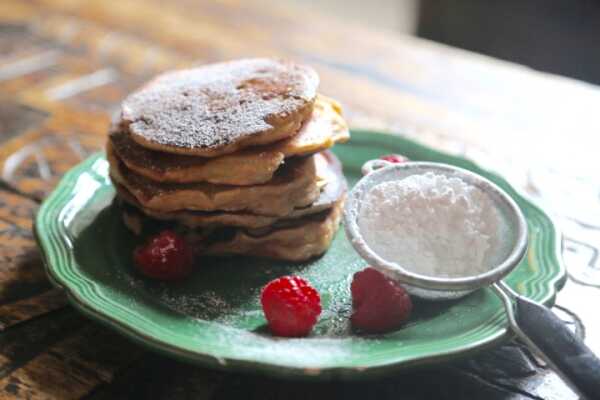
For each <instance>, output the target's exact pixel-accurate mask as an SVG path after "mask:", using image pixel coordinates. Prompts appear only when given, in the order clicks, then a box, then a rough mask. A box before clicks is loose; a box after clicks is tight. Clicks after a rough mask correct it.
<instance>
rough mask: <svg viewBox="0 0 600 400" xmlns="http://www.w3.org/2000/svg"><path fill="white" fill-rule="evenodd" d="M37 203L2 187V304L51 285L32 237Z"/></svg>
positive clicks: (0, 207) (0, 229)
mask: <svg viewBox="0 0 600 400" xmlns="http://www.w3.org/2000/svg"><path fill="white" fill-rule="evenodd" d="M36 209H37V203H35V202H34V201H32V200H30V199H28V198H25V197H23V196H20V195H18V194H14V193H10V192H8V191H6V190H1V189H0V306H1V305H4V304H6V303H9V302H13V301H17V300H21V299H24V298H27V297H28V296H31V295H35V294H37V293H41V292H43V291H45V290H48V289H49V288H50V284H49V282H48V280H47V278H46V274H45V272H44V267H43V264H42V261H41V258H40V254H39V251H38V249H37V246H36V244H35V241H34V239H33V234H32V232H31V229H32V219H33V215H34V213H35V210H36Z"/></svg>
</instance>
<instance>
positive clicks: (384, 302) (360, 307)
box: [350, 267, 412, 333]
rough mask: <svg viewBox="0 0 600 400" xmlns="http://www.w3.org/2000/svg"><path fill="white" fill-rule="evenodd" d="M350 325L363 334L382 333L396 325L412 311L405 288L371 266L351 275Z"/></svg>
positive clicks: (404, 319)
mask: <svg viewBox="0 0 600 400" xmlns="http://www.w3.org/2000/svg"><path fill="white" fill-rule="evenodd" d="M350 290H351V292H352V308H353V309H354V312H353V313H352V317H351V318H350V321H351V322H352V326H353V327H354V328H357V329H359V330H361V331H364V332H366V333H383V332H388V331H391V330H393V329H395V328H398V327H399V326H400V325H401V324H402V323H403V322H404V321H406V320H407V319H408V317H409V315H410V312H411V310H412V302H411V300H410V297H409V296H408V293H406V290H404V288H402V286H400V285H399V284H398V283H396V282H395V281H394V280H392V279H390V278H388V277H387V276H385V275H383V274H382V273H381V272H379V271H377V270H376V269H374V268H372V267H368V268H366V269H364V270H362V271H359V272H357V273H355V274H354V278H353V280H352V285H351V286H350Z"/></svg>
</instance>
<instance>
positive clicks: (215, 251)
mask: <svg viewBox="0 0 600 400" xmlns="http://www.w3.org/2000/svg"><path fill="white" fill-rule="evenodd" d="M343 207H344V199H343V198H342V199H340V200H339V201H338V202H336V204H335V205H334V206H333V208H332V209H331V210H329V211H326V212H324V213H322V215H319V216H310V217H305V218H304V219H299V220H297V221H296V223H295V224H294V225H292V226H289V227H282V228H274V229H272V230H269V231H267V232H265V233H262V232H261V233H252V232H249V231H246V230H243V229H239V230H236V231H234V232H233V233H232V234H231V233H230V234H229V237H227V238H225V239H224V240H216V241H214V242H209V243H206V244H205V243H204V239H203V238H200V239H199V240H198V241H196V244H197V246H198V248H199V249H200V252H201V253H202V254H206V255H215V256H223V255H234V254H237V255H246V256H257V257H267V258H273V259H279V260H288V261H306V260H308V259H311V258H313V257H316V256H319V255H321V254H323V253H324V252H325V251H326V250H327V249H328V248H329V245H330V244H331V241H332V240H333V237H334V235H335V233H336V231H337V229H338V227H339V223H340V217H341V214H342V209H343Z"/></svg>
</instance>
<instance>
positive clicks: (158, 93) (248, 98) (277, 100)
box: [119, 58, 319, 157]
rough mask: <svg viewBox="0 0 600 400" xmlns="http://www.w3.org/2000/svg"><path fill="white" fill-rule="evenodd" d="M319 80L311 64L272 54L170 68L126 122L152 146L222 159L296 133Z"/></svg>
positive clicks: (134, 104) (139, 96)
mask: <svg viewBox="0 0 600 400" xmlns="http://www.w3.org/2000/svg"><path fill="white" fill-rule="evenodd" d="M318 84H319V78H318V75H317V74H316V72H315V71H314V70H313V69H312V68H310V67H307V66H302V65H297V64H294V63H292V62H289V61H280V60H274V59H266V58H256V59H244V60H238V61H230V62H224V63H218V64H210V65H206V66H203V67H199V68H194V69H188V70H181V71H174V72H168V73H165V74H162V75H159V76H158V77H157V78H155V79H153V80H152V81H150V82H149V83H147V84H146V85H145V86H143V87H142V88H141V89H140V90H138V91H137V92H134V93H132V94H131V95H130V96H128V97H127V98H126V99H125V101H124V102H123V104H122V107H121V115H120V123H119V125H120V128H121V129H123V130H124V131H126V132H128V133H129V134H130V135H131V137H132V139H133V140H135V141H136V142H137V143H138V144H140V145H141V146H143V147H146V148H149V149H153V150H158V151H163V152H169V153H175V154H186V155H197V156H203V157H216V156H220V155H223V154H229V153H232V152H234V151H237V150H239V149H241V148H244V147H247V146H252V145H264V144H268V143H273V142H276V141H278V140H281V139H284V138H286V137H290V136H292V135H294V134H296V133H297V132H298V130H299V129H300V127H301V125H302V123H303V122H304V121H305V120H306V119H307V118H308V117H309V116H310V114H311V112H312V108H313V103H314V100H315V97H316V90H317V86H318Z"/></svg>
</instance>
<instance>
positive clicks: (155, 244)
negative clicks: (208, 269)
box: [133, 230, 193, 280]
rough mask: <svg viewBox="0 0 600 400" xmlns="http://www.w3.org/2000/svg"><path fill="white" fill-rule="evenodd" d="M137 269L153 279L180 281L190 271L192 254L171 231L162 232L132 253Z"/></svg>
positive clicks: (180, 238)
mask: <svg viewBox="0 0 600 400" xmlns="http://www.w3.org/2000/svg"><path fill="white" fill-rule="evenodd" d="M133 259H134V261H135V265H136V267H137V269H138V270H139V271H140V272H141V273H142V274H143V275H145V276H147V277H149V278H153V279H161V280H176V279H181V278H183V277H185V276H187V275H189V273H190V272H191V271H192V261H193V253H192V249H191V248H190V247H189V245H188V244H187V243H186V241H185V240H184V239H183V238H182V237H181V236H179V235H178V234H176V233H175V232H173V231H169V230H166V231H162V232H161V233H159V234H158V235H156V236H153V237H151V238H150V240H148V242H147V243H146V244H144V245H142V246H140V247H137V248H136V249H135V251H134V253H133Z"/></svg>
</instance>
